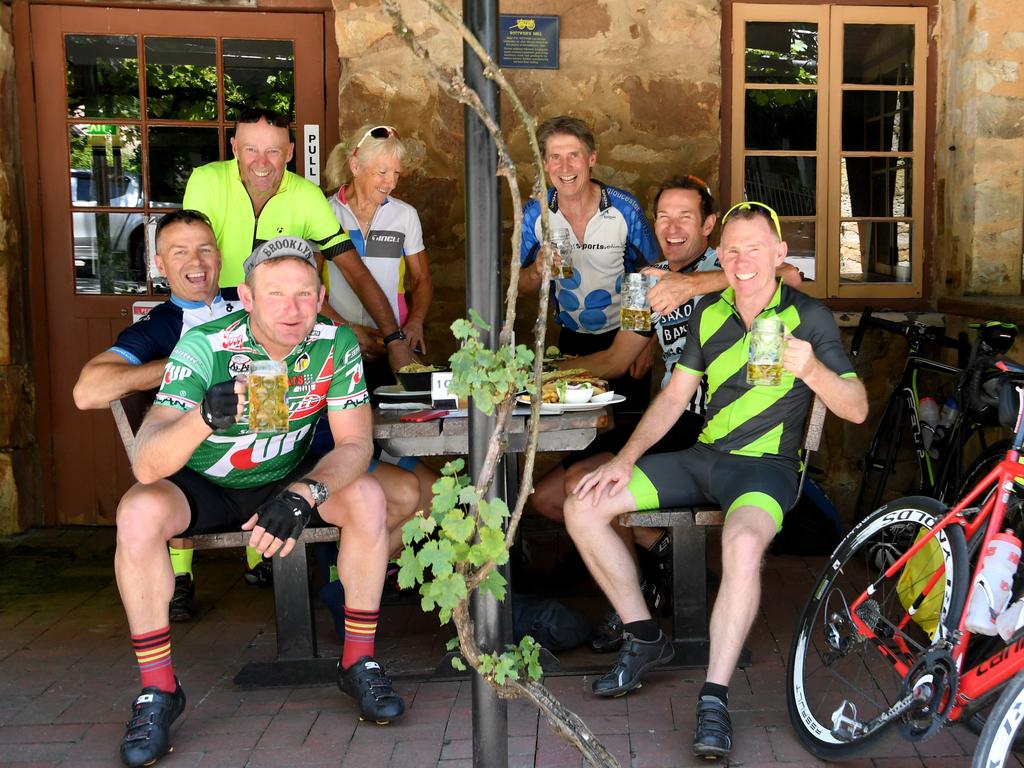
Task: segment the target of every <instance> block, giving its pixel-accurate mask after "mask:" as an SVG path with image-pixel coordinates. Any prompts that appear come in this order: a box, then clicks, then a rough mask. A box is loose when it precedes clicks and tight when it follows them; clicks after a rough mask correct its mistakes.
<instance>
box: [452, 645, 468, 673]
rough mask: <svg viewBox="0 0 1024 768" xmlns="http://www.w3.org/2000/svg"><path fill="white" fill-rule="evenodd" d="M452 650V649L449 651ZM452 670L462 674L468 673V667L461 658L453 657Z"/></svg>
mask: <svg viewBox="0 0 1024 768" xmlns="http://www.w3.org/2000/svg"><path fill="white" fill-rule="evenodd" d="M449 650H451V649H449ZM452 668H453V669H457V670H459V671H460V672H465V671H466V665H465V664H464V663H463V662H462V657H461V656H452Z"/></svg>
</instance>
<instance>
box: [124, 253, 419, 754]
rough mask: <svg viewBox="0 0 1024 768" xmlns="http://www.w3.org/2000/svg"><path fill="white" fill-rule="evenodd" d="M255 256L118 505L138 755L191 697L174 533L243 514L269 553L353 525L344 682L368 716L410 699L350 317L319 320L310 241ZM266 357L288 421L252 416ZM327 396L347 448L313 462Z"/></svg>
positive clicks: (228, 525) (193, 349)
mask: <svg viewBox="0 0 1024 768" xmlns="http://www.w3.org/2000/svg"><path fill="white" fill-rule="evenodd" d="M244 270H245V275H246V282H245V283H244V284H243V285H240V286H239V289H238V292H239V298H240V299H241V301H242V304H243V305H244V306H245V309H246V310H247V311H246V312H239V313H236V314H233V315H228V316H226V317H224V318H221V319H219V320H216V321H214V322H211V323H207V324H205V325H203V326H201V327H199V328H195V329H193V330H191V331H189V332H188V333H186V334H185V335H184V336H183V337H182V339H181V341H180V342H179V344H178V345H177V346H176V347H175V349H174V351H173V352H172V353H171V356H170V358H169V360H168V362H167V367H166V369H165V372H164V377H163V382H162V384H161V387H160V392H159V393H158V394H157V397H156V401H155V403H154V406H153V408H152V409H151V410H150V413H149V414H148V415H147V417H146V420H145V422H143V424H142V427H141V428H140V429H139V433H138V436H137V441H136V453H135V456H134V458H133V460H132V469H133V471H134V473H135V476H136V478H137V479H138V480H139V483H138V484H137V485H135V486H133V487H132V488H131V489H130V490H129V491H128V493H127V494H125V496H124V498H123V499H122V500H121V504H120V505H119V507H118V511H117V551H116V554H115V561H114V569H115V573H116V575H117V583H118V588H119V589H120V592H121V599H122V602H123V603H124V606H125V613H126V614H127V616H128V624H129V627H130V629H131V633H132V644H133V646H134V648H135V653H136V656H137V658H138V662H139V669H140V673H141V677H142V693H141V694H140V695H139V696H138V698H136V700H135V702H134V704H133V705H132V714H133V717H132V719H131V720H130V721H129V722H128V730H127V733H126V734H125V737H124V739H123V741H122V743H121V759H122V760H123V761H124V763H125V764H126V765H128V766H141V765H149V764H151V763H153V762H154V761H156V760H157V759H158V758H159V757H161V756H162V755H164V754H165V753H166V752H168V751H169V749H170V744H169V731H170V726H171V723H172V722H173V721H174V720H175V719H177V717H178V716H179V715H180V714H181V712H182V711H183V709H184V706H185V694H184V692H183V690H182V687H181V684H180V683H179V682H178V680H177V678H176V677H175V676H174V671H173V668H172V666H171V649H170V631H169V625H168V617H167V601H168V599H169V598H170V594H171V591H172V589H173V584H174V579H173V574H172V572H171V567H170V561H169V559H168V557H167V555H166V552H167V550H166V541H167V540H168V539H169V538H171V537H172V536H180V535H187V534H193V533H202V532H205V531H212V530H225V529H228V530H230V529H232V528H234V529H237V528H239V527H240V528H242V529H243V530H247V531H252V536H251V538H250V541H249V543H250V544H251V545H252V546H254V547H256V548H257V549H258V550H259V551H260V552H261V554H263V555H264V556H267V557H272V556H273V555H275V554H280V555H281V556H282V557H284V556H287V555H288V554H289V553H290V552H291V550H292V548H293V547H294V546H295V544H296V539H298V537H299V536H300V534H301V533H302V530H303V529H304V528H305V526H306V525H307V524H309V523H315V524H327V525H334V526H337V527H338V528H344V530H345V536H344V537H342V541H341V552H340V554H339V557H338V572H339V574H340V576H341V581H342V584H343V585H344V587H345V593H346V604H345V631H346V637H345V648H344V655H343V657H342V659H341V660H340V662H339V664H338V685H339V687H340V688H341V689H342V691H343V692H345V693H347V694H348V695H350V696H352V697H353V698H355V699H356V700H357V702H358V704H359V709H360V713H361V714H362V716H363V717H364V718H366V719H372V720H375V721H377V722H380V723H383V722H388V721H390V720H392V719H394V718H396V717H398V716H399V715H401V714H402V712H403V711H404V709H405V705H404V703H403V702H402V699H401V698H400V697H399V696H398V694H397V693H395V691H394V690H393V688H392V687H391V682H390V680H388V678H387V677H385V676H384V674H383V672H382V669H381V666H380V664H378V663H377V661H375V660H374V658H373V651H374V637H375V633H376V626H377V617H378V611H379V605H380V595H381V590H382V588H383V584H384V574H385V568H386V565H387V557H388V531H387V520H386V500H385V496H384V492H383V490H382V489H381V486H380V484H379V483H378V482H377V480H375V479H374V478H373V477H371V476H370V475H369V474H367V467H368V466H369V462H370V456H371V453H372V441H371V422H370V406H369V399H368V397H367V393H366V385H365V383H364V382H363V375H362V359H361V357H360V355H359V346H358V344H357V343H356V340H355V337H354V336H353V334H352V332H351V331H350V330H349V329H348V328H344V327H336V326H334V325H331V324H328V323H324V322H321V321H320V320H318V317H317V312H318V311H319V309H320V307H321V305H322V303H323V298H324V289H323V287H322V286H321V284H320V279H319V275H318V273H317V269H316V258H315V256H314V255H313V251H312V249H311V248H310V247H309V245H308V244H307V243H306V242H305V241H303V240H301V239H299V238H293V237H278V238H274V239H272V240H269V241H267V242H266V243H264V244H262V245H261V246H259V247H258V248H257V249H256V250H255V251H254V252H253V253H252V255H251V256H250V257H249V258H248V259H246V261H245V265H244ZM268 359H270V360H280V361H283V362H284V363H285V365H286V367H287V370H288V393H287V398H288V411H289V417H288V432H287V433H285V434H276V435H268V436H261V435H258V434H253V433H250V432H248V431H247V429H246V428H245V425H244V424H243V423H240V420H241V417H242V415H243V413H244V410H245V406H246V398H245V384H244V380H243V379H241V378H240V376H241V375H244V374H246V373H247V372H248V370H249V366H250V364H251V363H254V362H257V361H260V360H268ZM325 408H326V410H327V415H328V421H329V423H330V427H331V432H332V435H333V437H334V446H335V447H334V449H333V450H332V451H331V452H330V453H328V454H327V455H325V456H324V457H323V458H322V459H320V460H319V461H315V462H314V461H309V460H307V458H306V452H307V449H308V447H309V443H310V440H311V438H312V432H313V425H314V424H315V422H316V420H317V418H318V417H319V415H320V413H321V412H322V411H323V410H324V409H325Z"/></svg>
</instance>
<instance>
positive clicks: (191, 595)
mask: <svg viewBox="0 0 1024 768" xmlns="http://www.w3.org/2000/svg"><path fill="white" fill-rule="evenodd" d="M195 601H196V583H195V581H193V580H192V574H189V573H181V574H178V575H177V576H175V577H174V594H173V595H171V603H170V605H169V606H168V614H169V616H170V619H171V621H192V619H194V618H195V615H196V603H195Z"/></svg>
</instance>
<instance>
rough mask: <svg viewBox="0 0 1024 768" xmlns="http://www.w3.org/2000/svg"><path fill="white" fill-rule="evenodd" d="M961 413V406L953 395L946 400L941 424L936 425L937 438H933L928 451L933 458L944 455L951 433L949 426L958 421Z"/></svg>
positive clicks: (940, 414) (940, 416) (940, 418)
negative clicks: (948, 436)
mask: <svg viewBox="0 0 1024 768" xmlns="http://www.w3.org/2000/svg"><path fill="white" fill-rule="evenodd" d="M959 414H960V406H959V404H957V402H956V400H955V399H954V398H952V397H951V398H949V399H948V400H946V402H945V403H944V404H943V406H942V411H941V412H940V413H939V424H938V426H936V427H935V438H934V439H933V440H932V446H931V449H930V450H929V451H928V453H929V455H930V456H931V457H932V458H933V459H937V458H939V456H941V455H942V451H943V449H944V448H945V447H946V436H947V435H948V434H949V428H950V427H951V426H953V422H954V421H956V417H957V416H958V415H959Z"/></svg>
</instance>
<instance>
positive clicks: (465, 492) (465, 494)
mask: <svg viewBox="0 0 1024 768" xmlns="http://www.w3.org/2000/svg"><path fill="white" fill-rule="evenodd" d="M479 500H480V492H479V491H478V490H477V489H476V486H475V485H467V486H466V487H465V488H463V489H462V490H461V491H459V504H461V505H462V506H464V507H472V506H473V505H474V504H476V503H477V502H478V501H479Z"/></svg>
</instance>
